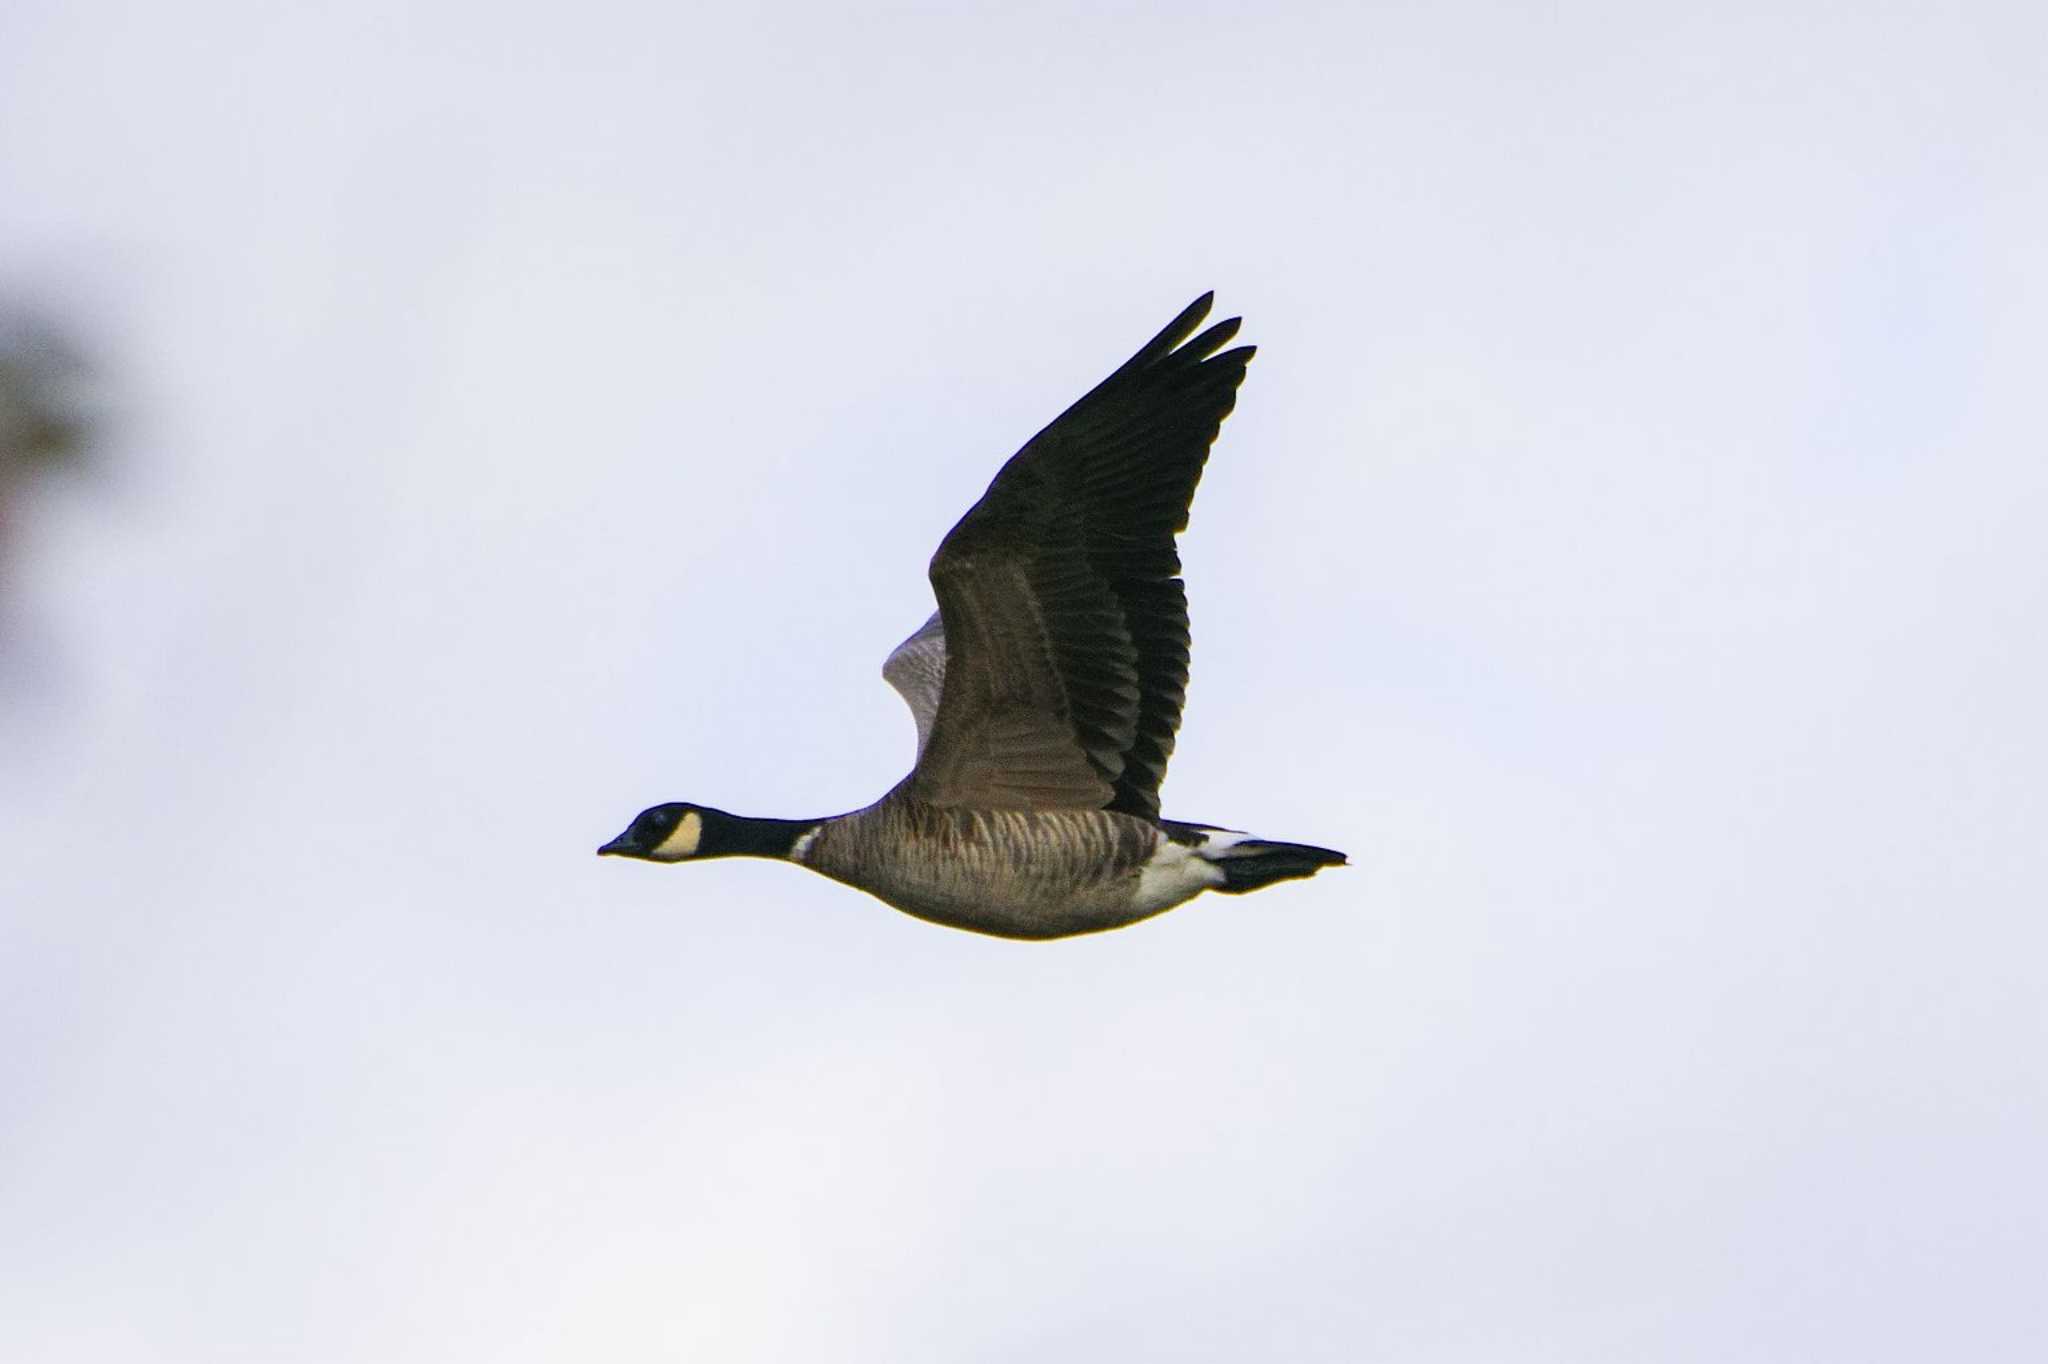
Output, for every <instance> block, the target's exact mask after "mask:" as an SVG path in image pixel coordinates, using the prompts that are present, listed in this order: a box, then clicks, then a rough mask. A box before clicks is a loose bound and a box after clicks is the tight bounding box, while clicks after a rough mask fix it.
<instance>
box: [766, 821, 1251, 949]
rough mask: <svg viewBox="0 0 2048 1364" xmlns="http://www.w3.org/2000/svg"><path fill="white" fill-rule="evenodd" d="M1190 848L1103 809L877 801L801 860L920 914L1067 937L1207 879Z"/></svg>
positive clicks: (1148, 908) (825, 831) (824, 833)
mask: <svg viewBox="0 0 2048 1364" xmlns="http://www.w3.org/2000/svg"><path fill="white" fill-rule="evenodd" d="M1169 850H1170V851H1169ZM1188 851H1189V850H1187V849H1185V848H1182V847H1180V846H1179V845H1177V844H1173V843H1170V842H1168V840H1167V839H1166V838H1165V837H1164V835H1163V834H1162V833H1161V831H1160V829H1159V827H1158V826H1157V825H1155V824H1153V823H1151V822H1150V821H1149V820H1143V819H1138V818H1136V817H1134V816H1131V815H1123V814H1115V813H1112V812H1110V811H1107V810H1076V811H1050V812H1039V811H1021V810H958V809H948V808H943V807H932V806H895V807H893V808H892V807H891V806H890V805H889V804H888V803H884V804H883V805H881V806H877V807H873V808H871V809H869V810H864V811H861V812H860V813H858V814H855V815H849V816H847V817H846V818H844V819H842V820H838V821H834V822H833V823H832V824H829V825H827V826H825V827H824V828H822V829H820V830H819V831H818V836H817V838H816V839H814V840H813V841H812V842H811V844H810V845H809V846H808V847H806V848H805V849H804V850H803V855H802V858H801V860H802V862H803V864H804V865H805V866H807V867H810V868H811V869H813V870H815V871H818V872H822V873H823V874H824V875H826V876H829V877H831V878H832V879H834V880H836V881H843V882H845V883H846V884H848V885H851V886H856V887H858V888H859V889H861V890H864V891H866V892H868V893H869V894H870V895H873V896H875V897H876V898H877V899H880V900H882V901H884V902H886V903H888V904H890V905H893V906H895V907H896V908H897V909H900V910H902V911H904V912H905V913H907V914H913V915H916V916H917V917H918V918H920V919H928V920H931V921H932V922H934V923H940V924H945V925H947V926H949V927H952V928H964V929H969V930H972V931H974V932H979V933H991V934H995V935H997V936H999V937H1006V938H1063V937H1069V936H1071V935H1073V934H1077V933H1095V932H1100V931H1101V930H1103V929H1107V928H1119V927H1122V926H1123V925H1124V924H1128V923H1134V922H1136V921H1137V920H1139V919H1143V918H1147V917H1149V916H1151V915H1153V914H1157V913H1159V912H1160V911H1161V910H1164V909H1169V908H1171V907H1172V906H1174V905H1177V904H1179V903H1181V901H1183V900H1186V899H1188V898H1189V897H1190V896H1192V895H1194V894H1196V893H1197V892H1198V891H1201V890H1203V889H1206V888H1207V887H1208V886H1210V885H1212V884H1214V881H1213V880H1212V879H1210V875H1212V874H1213V869H1208V874H1205V873H1204V871H1203V870H1201V869H1200V868H1201V866H1203V865H1204V864H1201V863H1200V859H1199V858H1192V859H1191V858H1189V857H1188V856H1186V854H1187V853H1188Z"/></svg>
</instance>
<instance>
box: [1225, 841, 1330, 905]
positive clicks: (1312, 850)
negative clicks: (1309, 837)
mask: <svg viewBox="0 0 2048 1364" xmlns="http://www.w3.org/2000/svg"><path fill="white" fill-rule="evenodd" d="M1208 857H1209V861H1210V862H1211V863H1213V864H1214V865H1215V866H1217V867H1219V868H1220V869H1221V870H1222V872H1223V884H1222V885H1220V886H1218V887H1216V889H1217V890H1219V891H1221V892H1222V893H1223V894H1225V895H1242V894H1244V893H1245V892H1246V891H1248V890H1257V889H1258V888H1259V887H1260V886H1270V885H1272V884H1273V883H1274V882H1275V881H1293V880H1296V879H1298V878H1300V877H1303V876H1314V875H1315V874H1316V873H1317V872H1319V871H1321V870H1322V869H1323V868H1324V867H1341V866H1343V865H1344V863H1345V861H1346V859H1345V856H1344V854H1343V853H1340V852H1334V851H1332V850H1331V849H1329V848H1317V847H1311V846H1310V845H1309V844H1307V843H1269V842H1267V841H1266V840H1265V839H1262V838H1252V839H1246V840H1245V841H1244V842H1242V843H1237V844H1233V845H1232V846H1230V847H1228V848H1219V849H1217V850H1215V851H1214V852H1211V853H1210V854H1208Z"/></svg>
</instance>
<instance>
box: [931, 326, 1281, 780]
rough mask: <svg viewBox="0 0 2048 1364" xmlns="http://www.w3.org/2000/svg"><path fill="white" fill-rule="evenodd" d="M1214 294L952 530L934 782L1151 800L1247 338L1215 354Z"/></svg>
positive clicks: (942, 597)
mask: <svg viewBox="0 0 2048 1364" xmlns="http://www.w3.org/2000/svg"><path fill="white" fill-rule="evenodd" d="M1211 299H1212V296H1211V295H1208V294H1204V295H1203V296H1202V297H1201V298H1199V299H1197V300H1195V302H1194V303H1193V304H1191V305H1190V306H1189V307H1188V308H1187V309H1186V310H1185V311H1184V312H1182V313H1181V315H1180V316H1179V317H1176V318H1175V319H1174V320H1173V321H1172V322H1171V323H1170V324H1168V325H1167V327H1166V329H1165V330H1164V331H1162V332H1160V333H1159V335H1157V336H1155V337H1153V338H1152V340H1151V341H1150V342H1148V343H1146V345H1145V347H1144V349H1142V350H1140V351H1139V352H1138V353H1137V354H1136V355H1134V356H1132V357H1131V358H1130V359H1129V360H1128V361H1126V362H1125V363H1124V365H1123V366H1122V367H1121V368H1119V369H1118V370H1117V371H1116V372H1115V373H1114V374H1112V375H1110V376H1109V377H1108V378H1107V379H1105V380H1103V381H1102V382H1101V383H1100V384H1098V385H1096V387H1095V388H1094V389H1092V390H1091V391H1090V392H1088V393H1087V394H1086V395H1085V396H1083V397H1082V398H1081V400H1080V401H1079V402H1076V403H1075V404H1074V405H1073V406H1072V407H1070V408H1068V409H1067V410H1066V411H1065V412H1063V413H1061V414H1060V416H1059V417H1058V418H1057V419H1056V420H1054V421H1053V423H1052V424H1051V425H1050V426H1048V427H1046V428H1045V429H1044V430H1043V431H1041V432H1039V433H1038V434H1037V435H1036V436H1033V437H1032V438H1031V440H1030V441H1029V442H1027V443H1026V444H1025V446H1024V448H1023V449H1021V450H1019V451H1018V452H1017V453H1016V454H1015V455H1013V456H1012V457H1011V458H1010V461H1009V463H1007V464H1005V465H1004V466H1003V468H1002V470H1001V471H1000V472H999V473H997V475H996V477H995V481H994V482H992V483H991V484H990V485H989V488H988V491H987V492H986V493H984V494H983V495H982V498H981V500H980V501H979V502H977V503H975V504H974V506H973V507H972V508H970V509H969V510H968V512H967V515H965V516H963V517H962V518H961V519H960V522H959V524H957V525H955V526H954V527H953V529H952V530H951V531H950V532H949V533H948V534H947V536H946V538H945V540H944V541H943V542H941V543H940V545H939V550H938V553H937V554H936V555H935V556H933V558H932V563H931V580H932V588H933V591H934V592H935V594H936V595H937V597H938V600H939V616H940V620H941V626H940V629H941V635H942V638H943V639H944V641H945V666H944V670H943V675H942V677H943V687H942V690H941V693H940V697H939V702H938V705H937V708H936V710H935V712H934V714H933V717H932V722H931V727H930V730H929V733H928V734H925V733H924V732H923V731H922V730H921V735H920V737H921V738H922V739H923V743H922V747H921V750H920V753H919V757H918V763H917V766H916V767H915V768H914V769H913V770H912V772H911V777H910V780H911V783H912V786H913V787H914V789H915V790H916V792H917V794H918V795H919V796H921V797H922V798H924V799H926V800H929V801H932V802H934V803H936V804H941V805H965V806H978V807H985V808H993V809H1023V810H1048V809H1104V808H1107V809H1111V810H1121V811H1124V812H1126V813H1130V814H1136V815H1141V816H1144V817H1146V818H1150V819H1157V818H1158V816H1159V782H1160V779H1161V778H1162V777H1164V776H1165V774H1166V763H1167V758H1168V757H1169V756H1170V755H1171V754H1172V752H1173V741H1174V731H1175V730H1176V729H1178V728H1179V726H1180V713H1181V703H1182V701H1183V700H1184V699H1185V697H1186V693H1187V676H1188V613H1187V594H1186V592H1185V590H1184V589H1183V587H1182V584H1181V580H1180V577H1179V574H1180V555H1179V553H1178V551H1176V550H1175V548H1174V543H1173V538H1174V536H1175V535H1176V534H1177V533H1178V532H1180V531H1181V530H1183V529H1185V528H1186V526H1187V521H1188V504H1189V502H1190V501H1191V500H1192V499H1193V497H1194V494H1195V484H1196V483H1197V482H1199V481H1200V479H1201V476H1202V466H1203V464H1204V463H1206V462H1207V460H1208V457H1209V446H1210V444H1211V443H1212V442H1214V440H1215V439H1216V432H1217V429H1218V428H1219V427H1220V426H1221V424H1222V422H1223V419H1224V417H1226V416H1227V415H1229V413H1230V410H1231V408H1232V407H1233V406H1234V405H1235V404H1236V402H1237V388H1238V385H1239V384H1240V383H1241V382H1243V380H1244V373H1245V366H1246V364H1247V363H1249V361H1250V360H1251V357H1252V347H1250V346H1239V347H1237V348H1236V349H1234V350H1227V351H1221V353H1220V354H1219V353H1218V352H1219V350H1221V347H1222V346H1223V345H1224V344H1225V343H1227V342H1228V341H1229V340H1230V339H1231V338H1232V337H1233V336H1235V335H1236V334H1237V328H1238V319H1236V318H1231V319H1229V320H1228V321H1224V322H1219V323H1217V324H1216V325H1215V326H1212V327H1210V328H1209V329H1208V330H1206V331H1204V332H1202V333H1201V335H1199V336H1194V332H1195V329H1196V328H1197V327H1199V326H1201V324H1202V320H1203V319H1204V318H1205V317H1207V316H1208V313H1209V305H1210V302H1211ZM1191 336H1193V337H1194V339H1193V340H1189V337H1191ZM930 628H931V626H930V624H929V623H927V626H926V629H930ZM922 633H923V632H920V634H922ZM917 638H918V636H912V640H911V641H906V647H907V645H908V644H909V643H910V642H913V641H915V640H916V639H917ZM899 652H901V651H900V650H899ZM891 661H892V663H893V662H894V661H895V660H894V656H892V659H891ZM891 680H892V681H893V680H894V679H893V678H892V679H891ZM898 689H899V690H903V687H902V684H900V683H899V684H898ZM905 696H906V699H910V700H911V709H912V711H913V713H916V712H917V710H918V701H917V700H915V699H911V698H910V694H909V692H908V691H905Z"/></svg>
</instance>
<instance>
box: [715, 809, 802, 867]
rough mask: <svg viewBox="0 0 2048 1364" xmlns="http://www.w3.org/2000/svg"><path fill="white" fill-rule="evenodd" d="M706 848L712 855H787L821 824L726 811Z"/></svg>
mask: <svg viewBox="0 0 2048 1364" xmlns="http://www.w3.org/2000/svg"><path fill="white" fill-rule="evenodd" d="M719 826H720V827H719V828H718V829H717V831H716V837H715V839H714V841H712V842H711V844H710V846H708V847H706V848H705V849H704V852H705V853H707V854H709V855H710V856H713V857H788V856H789V852H790V849H792V848H794V847H795V846H796V841H797V840H798V839H799V838H802V837H803V836H804V835H805V834H807V833H809V832H810V831H811V830H813V829H815V828H817V827H818V821H817V820H815V819H752V818H749V817H747V816H745V815H727V816H726V817H725V818H724V819H722V820H720V821H719Z"/></svg>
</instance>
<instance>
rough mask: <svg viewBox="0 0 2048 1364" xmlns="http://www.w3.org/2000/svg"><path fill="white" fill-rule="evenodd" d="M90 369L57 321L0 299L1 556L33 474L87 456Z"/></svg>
mask: <svg viewBox="0 0 2048 1364" xmlns="http://www.w3.org/2000/svg"><path fill="white" fill-rule="evenodd" d="M92 374H93V372H92V367H91V366H90V365H88V364H87V362H86V361H85V359H84V358H83V356H82V355H81V353H80V352H79V350H78V348H77V346H76V345H75V344H74V342H73V341H72V339H71V338H70V337H69V336H68V335H67V334H66V333H65V332H64V330H63V329H62V328H60V327H59V326H58V325H57V324H55V323H54V322H52V321H50V320H49V319H48V318H47V317H45V316H43V315H42V314H40V313H38V312H35V311H33V310H30V309H27V308H22V307H15V306H8V305H5V304H0V553H4V552H5V551H6V550H7V549H8V547H9V546H8V544H7V541H8V539H9V538H10V537H9V535H8V529H9V525H10V522H11V520H12V513H13V511H14V504H15V499H16V497H17V496H18V494H19V492H20V490H21V487H22V485H23V483H24V482H25V481H26V480H27V479H28V478H30V477H31V476H33V475H36V474H39V473H44V472H48V471H51V470H56V469H66V468H80V467H84V466H85V465H87V464H88V463H89V461H90V458H91V455H92V453H93V447H94V437H95V434H96V430H95V428H96V423H95V421H94V420H93V418H92V415H91V411H90V402H89V396H88V393H89V389H90V387H91V383H92Z"/></svg>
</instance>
